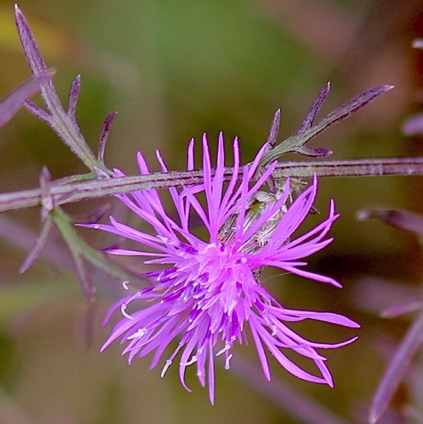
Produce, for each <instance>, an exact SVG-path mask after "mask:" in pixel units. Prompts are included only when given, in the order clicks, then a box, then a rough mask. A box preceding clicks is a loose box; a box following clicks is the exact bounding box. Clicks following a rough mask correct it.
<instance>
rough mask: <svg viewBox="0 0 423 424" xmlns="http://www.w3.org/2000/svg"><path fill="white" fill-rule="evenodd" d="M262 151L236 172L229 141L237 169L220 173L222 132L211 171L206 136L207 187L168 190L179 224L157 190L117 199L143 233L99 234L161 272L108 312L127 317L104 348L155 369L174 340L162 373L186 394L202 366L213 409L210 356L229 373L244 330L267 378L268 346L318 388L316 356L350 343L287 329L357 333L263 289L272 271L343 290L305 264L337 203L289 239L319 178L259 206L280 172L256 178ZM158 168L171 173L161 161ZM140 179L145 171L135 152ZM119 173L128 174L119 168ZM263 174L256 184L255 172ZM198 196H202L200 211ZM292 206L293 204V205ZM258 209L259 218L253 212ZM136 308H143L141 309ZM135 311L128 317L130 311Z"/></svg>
mask: <svg viewBox="0 0 423 424" xmlns="http://www.w3.org/2000/svg"><path fill="white" fill-rule="evenodd" d="M193 148H194V144H193V142H191V144H190V146H189V149H188V165H187V168H188V170H193V169H194V154H193ZM263 151H264V149H262V150H261V151H260V152H259V154H258V155H257V156H256V158H255V159H254V161H253V162H252V163H251V164H249V165H246V166H243V167H241V166H240V158H239V147H238V141H237V140H236V139H235V141H234V143H233V158H234V164H233V172H232V174H230V173H228V172H227V169H225V167H224V143H223V136H222V135H220V137H219V143H218V152H217V162H216V166H215V169H212V164H211V160H210V154H209V147H208V142H207V138H206V137H205V136H204V138H203V172H204V182H203V183H202V184H201V185H196V186H190V187H184V188H181V189H176V188H170V189H169V192H170V195H171V198H172V201H173V204H174V207H175V209H176V215H177V218H174V217H171V216H170V215H168V214H167V212H166V211H165V209H164V207H163V204H162V201H161V199H160V196H159V193H158V192H157V190H156V189H151V190H145V191H140V192H134V193H132V194H131V195H128V196H127V195H119V196H118V197H119V198H120V200H121V201H122V202H123V203H124V204H125V205H126V206H127V207H129V208H130V209H131V210H132V211H133V212H135V213H136V214H137V215H138V216H139V217H140V218H141V219H142V220H143V221H145V222H146V223H148V224H149V225H150V226H151V227H152V230H153V232H152V233H147V232H143V231H140V230H137V229H134V228H132V227H130V226H128V225H125V224H123V223H121V222H118V221H116V220H115V219H113V218H110V222H111V224H110V225H93V227H95V228H97V229H100V230H104V231H107V232H110V233H114V234H117V235H119V236H120V237H124V238H126V239H129V240H133V241H135V242H137V243H139V250H128V249H123V248H114V249H109V250H108V251H109V253H113V254H115V255H131V256H141V257H143V258H145V261H144V263H145V264H148V265H149V266H152V267H154V268H155V269H154V270H153V271H151V272H149V273H147V274H145V275H144V276H145V278H147V279H148V280H149V281H150V282H151V286H149V287H147V288H144V289H141V290H139V291H137V292H136V293H135V294H133V295H131V296H128V297H126V298H125V299H122V300H120V301H119V302H118V303H117V304H116V305H114V307H113V308H112V310H111V311H110V313H109V315H108V318H109V317H110V316H111V315H112V313H113V312H115V311H116V310H120V311H121V314H122V318H121V320H120V321H119V322H118V324H117V325H116V326H115V328H114V329H113V331H112V334H111V336H110V337H109V339H108V340H107V341H106V343H105V344H104V346H103V349H104V348H106V347H107V346H109V345H110V344H111V343H112V342H113V341H115V340H116V339H120V338H121V339H122V343H126V344H127V345H126V347H125V349H124V351H123V354H128V357H129V362H131V361H132V359H133V358H134V357H136V356H139V357H143V356H145V355H147V354H149V353H150V352H153V351H154V352H155V354H154V357H153V360H152V364H151V367H155V366H156V365H157V364H158V362H159V361H160V359H161V358H162V356H163V354H164V352H165V350H166V348H168V347H169V345H170V344H171V342H172V341H174V340H175V339H178V340H179V343H178V345H177V347H176V348H175V349H174V351H173V353H171V355H170V356H169V357H168V359H167V360H166V363H165V366H164V368H163V372H162V375H164V373H165V372H166V370H167V368H168V367H169V366H170V365H171V364H172V362H173V361H174V360H175V358H176V357H177V356H178V355H180V359H179V376H180V380H181V382H182V384H183V385H184V387H185V388H186V389H187V390H189V389H188V387H187V385H186V383H185V371H186V369H187V367H188V366H190V365H193V364H196V367H197V375H198V378H199V380H200V383H201V384H202V385H203V386H205V384H206V381H207V382H208V386H209V394H210V400H211V402H212V403H213V402H214V357H215V356H219V355H224V358H225V368H226V369H228V368H229V367H230V360H231V357H232V348H233V346H234V344H235V343H236V342H239V343H242V342H243V341H245V340H246V337H247V334H246V331H247V328H249V333H251V337H252V339H253V340H254V342H255V345H256V349H257V353H258V356H259V359H260V362H261V365H262V368H263V371H264V374H265V376H266V377H267V379H270V370H269V365H268V361H267V357H266V353H265V348H267V350H268V351H269V352H270V353H271V354H272V355H273V356H274V357H275V359H276V360H277V361H278V362H279V363H280V364H281V365H282V366H283V367H284V368H285V369H286V370H288V371H289V372H290V373H292V374H294V375H295V376H297V377H299V378H302V379H304V380H308V381H311V382H316V383H326V384H328V385H330V386H332V377H331V375H330V372H329V370H328V368H327V366H326V364H325V360H326V358H325V357H324V356H321V354H320V353H318V351H317V349H327V348H336V347H340V346H343V345H345V344H348V343H350V342H352V341H353V340H355V339H351V340H348V341H346V342H343V343H338V344H325V343H316V342H313V341H309V340H307V339H305V338H303V337H301V336H300V335H298V334H296V333H295V332H294V331H293V330H291V329H290V328H289V326H288V325H287V324H289V323H290V322H294V321H303V320H307V319H311V320H319V321H326V322H329V323H334V324H338V325H343V326H347V327H358V325H357V324H356V323H354V322H353V321H351V320H349V319H348V318H346V317H343V316H340V315H337V314H333V313H325V312H313V311H302V310H292V309H286V308H284V307H283V306H282V305H281V304H280V303H279V302H278V301H276V299H274V298H273V297H272V296H271V295H270V294H269V293H268V292H267V291H266V290H265V288H264V287H263V286H262V284H261V282H260V279H259V271H260V269H262V268H263V267H266V266H270V267H276V268H279V269H281V270H284V271H286V272H290V273H294V274H297V275H300V276H302V277H306V278H310V279H313V280H316V281H320V282H324V283H330V284H333V285H335V286H339V283H337V282H336V281H335V280H333V279H331V278H329V277H326V276H322V275H319V274H315V273H312V272H310V271H306V270H304V269H303V266H304V265H306V262H304V260H303V258H305V257H307V256H309V255H311V254H313V253H314V252H316V251H318V250H320V249H322V248H324V247H325V246H326V245H327V244H328V243H330V242H331V239H326V238H325V236H326V234H327V232H328V231H329V229H330V227H331V225H332V223H333V222H334V221H335V219H336V218H337V217H338V215H337V214H336V213H335V210H334V204H333V202H331V204H330V208H329V214H328V217H327V218H326V219H325V220H324V221H323V222H322V223H320V224H319V225H317V226H316V227H315V228H313V229H312V230H311V231H309V232H308V233H306V234H304V235H302V236H300V237H298V238H294V239H292V236H293V234H294V232H296V230H297V229H298V227H299V226H300V224H301V223H302V222H303V220H304V219H305V217H306V216H307V214H308V213H309V211H310V209H311V208H312V205H313V202H314V199H315V197H316V191H317V179H316V178H314V181H313V183H312V184H311V185H310V187H309V188H307V189H306V190H305V191H303V192H302V193H301V194H300V195H299V196H298V197H296V198H295V199H294V200H292V199H291V194H292V190H291V188H290V182H289V181H287V182H286V183H285V185H284V187H283V189H282V190H281V192H280V193H278V194H277V195H275V196H273V198H272V199H273V200H272V201H266V202H260V201H259V200H260V199H261V198H262V197H263V196H265V195H264V194H263V191H261V189H262V187H263V185H264V184H265V182H266V180H267V179H268V178H269V177H270V176H271V173H272V172H273V170H274V167H275V165H271V166H269V167H268V168H267V169H266V170H265V171H262V172H261V174H260V173H258V172H257V170H258V167H259V162H260V159H261V157H262V155H263ZM158 159H159V162H160V164H161V167H162V170H163V171H164V172H167V167H166V165H165V163H164V162H163V160H162V158H161V157H160V155H158ZM138 164H139V168H140V172H141V174H143V175H145V174H149V169H148V167H147V165H146V162H145V160H144V158H143V157H142V155H141V154H138ZM116 172H117V173H118V175H123V174H122V173H121V172H120V171H116ZM258 174H259V175H260V176H259V177H257V175H258ZM200 198H203V199H205V202H204V203H205V206H203V204H202V202H201V200H200ZM288 204H289V206H287V205H288ZM253 212H254V213H253ZM195 215H196V217H197V218H198V219H199V220H200V221H201V222H202V224H203V225H204V227H205V229H206V236H205V237H202V238H200V237H199V235H196V234H194V232H193V230H192V228H191V226H190V221H191V219H192V217H193V216H195ZM137 305H139V306H137ZM129 307H130V310H129ZM287 351H294V352H296V353H297V354H299V355H302V356H303V357H306V358H308V359H310V360H311V361H313V362H314V364H315V365H316V366H317V370H318V374H317V375H314V374H311V373H309V372H308V371H305V370H304V369H302V368H300V367H299V366H297V365H296V364H295V363H294V362H293V361H292V360H291V359H289V358H288V357H287V356H286V354H285V353H286V352H287Z"/></svg>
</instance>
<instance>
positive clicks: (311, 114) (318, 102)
mask: <svg viewBox="0 0 423 424" xmlns="http://www.w3.org/2000/svg"><path fill="white" fill-rule="evenodd" d="M329 91H330V82H328V83H327V84H326V85H325V86H324V87H323V88H322V90H320V92H319V94H318V95H317V97H316V99H315V100H314V102H313V104H312V105H311V107H310V110H309V111H308V113H307V116H306V117H305V119H304V121H303V123H302V124H301V126H300V128H298V130H297V131H296V132H295V133H294V134H293V135H294V136H299V135H301V134H303V133H304V132H305V131H306V130H308V129H309V128H311V126H312V125H313V123H314V120H315V119H316V116H317V114H318V113H319V110H320V108H321V107H322V105H323V103H324V102H325V100H326V98H327V97H328V94H329Z"/></svg>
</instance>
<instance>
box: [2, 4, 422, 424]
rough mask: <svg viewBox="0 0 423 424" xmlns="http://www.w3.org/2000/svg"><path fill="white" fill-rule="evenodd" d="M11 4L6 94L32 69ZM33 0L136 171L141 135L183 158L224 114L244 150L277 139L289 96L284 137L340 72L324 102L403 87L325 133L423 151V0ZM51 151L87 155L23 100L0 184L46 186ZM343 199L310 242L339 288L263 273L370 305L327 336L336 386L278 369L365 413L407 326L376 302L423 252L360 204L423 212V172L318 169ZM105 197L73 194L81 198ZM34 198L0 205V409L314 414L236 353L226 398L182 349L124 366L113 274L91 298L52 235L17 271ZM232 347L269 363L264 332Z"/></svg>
mask: <svg viewBox="0 0 423 424" xmlns="http://www.w3.org/2000/svg"><path fill="white" fill-rule="evenodd" d="M13 4H14V2H13V1H5V0H1V1H0V75H1V78H0V95H6V94H7V93H8V92H9V91H10V90H11V89H12V88H14V87H15V86H17V85H18V84H19V83H21V82H22V81H23V80H25V79H26V78H28V76H29V70H28V67H27V65H26V62H25V60H24V56H23V53H22V50H21V47H20V45H19V43H18V37H17V34H16V30H15V27H14V16H13V11H14V9H13ZM19 6H20V7H21V9H22V11H23V12H24V14H25V16H26V18H27V19H28V21H29V23H30V25H31V27H32V29H33V31H34V34H35V36H36V38H37V40H38V42H39V45H40V48H41V50H42V52H43V54H44V56H45V59H46V61H47V64H48V66H51V67H54V68H56V69H57V74H56V76H55V78H54V83H55V85H56V87H57V90H58V92H59V94H60V95H61V97H62V99H63V100H64V102H65V104H66V98H67V93H68V89H69V86H70V83H71V81H72V79H73V78H74V77H75V76H76V75H77V74H81V75H82V90H81V95H80V101H79V107H78V113H77V116H78V119H79V123H80V127H81V129H82V131H83V133H84V134H85V136H86V138H87V139H88V140H89V142H90V144H91V146H92V148H93V149H94V150H95V149H96V147H97V142H98V137H99V133H100V131H101V124H102V121H103V119H104V117H105V116H106V115H107V113H109V112H111V111H118V112H119V114H118V117H117V119H116V121H115V123H114V125H113V128H112V131H111V134H110V137H109V142H108V146H107V151H106V163H107V165H108V166H109V167H119V168H121V169H123V170H124V171H125V172H126V173H128V174H130V173H134V172H136V161H135V154H136V152H137V151H138V150H141V151H142V152H143V154H144V155H145V156H146V157H147V158H148V159H149V161H150V163H151V164H152V165H151V167H152V169H157V167H156V165H155V163H156V162H155V157H154V152H155V150H156V149H160V151H161V152H162V154H163V156H164V157H165V158H166V160H167V163H168V165H169V167H170V168H171V169H182V168H183V167H184V165H185V148H186V145H187V142H188V141H189V139H190V138H191V137H195V138H196V139H197V140H200V138H201V136H202V134H203V133H204V132H206V133H207V134H208V135H209V140H210V141H211V144H212V145H213V142H214V140H215V139H216V138H217V135H218V133H219V132H220V131H223V132H224V134H225V137H226V142H227V145H228V146H229V145H230V144H231V140H232V138H233V137H234V136H239V137H240V140H241V149H242V154H243V158H244V162H247V161H249V160H250V159H251V158H252V157H253V155H254V154H255V152H256V151H257V150H258V148H259V147H260V146H261V144H262V143H263V141H264V140H265V138H266V136H267V133H268V130H269V126H270V123H271V120H272V116H273V113H274V112H275V110H276V109H277V108H279V107H280V108H282V126H281V131H280V138H281V139H282V138H283V137H286V136H288V135H289V134H291V133H292V132H293V131H295V129H296V128H297V127H298V126H299V125H300V123H301V122H302V119H303V117H304V116H305V114H306V112H307V110H308V107H309V105H310V104H311V102H312V100H313V99H314V96H315V95H316V94H317V93H318V91H319V90H320V89H321V88H322V87H323V85H324V84H325V83H326V82H327V81H331V83H332V91H331V93H330V96H329V99H328V100H327V103H326V104H325V106H324V108H323V109H324V110H323V113H325V112H326V113H327V112H329V111H331V110H332V109H333V108H335V107H337V106H339V105H340V104H341V103H343V102H344V101H346V100H348V99H349V98H351V97H353V96H355V95H357V94H358V93H360V92H361V91H364V90H366V89H368V88H370V87H371V86H374V85H379V84H393V85H395V86H396V88H395V90H393V91H391V92H390V93H388V94H386V95H384V96H383V97H382V98H380V99H379V100H377V101H376V102H375V103H373V104H372V105H370V106H368V107H366V108H365V109H364V110H362V111H360V112H359V113H358V114H357V115H356V116H354V117H352V118H350V119H349V120H348V121H346V122H344V123H342V124H340V125H338V126H336V127H335V128H333V129H331V130H330V131H329V132H328V133H326V134H325V135H323V136H320V137H319V138H318V139H317V140H313V142H312V143H313V146H315V147H325V148H329V149H331V150H333V151H334V154H333V158H336V159H348V158H359V157H384V156H394V155H399V156H405V155H409V156H411V155H418V154H421V153H422V144H421V140H417V139H405V138H403V137H402V136H401V133H400V130H399V128H400V125H401V122H402V121H403V120H404V118H405V117H407V116H408V115H409V114H410V113H412V112H413V111H415V110H416V108H417V107H418V102H417V98H416V93H417V91H418V89H419V85H420V89H421V84H422V79H421V76H420V75H421V71H422V69H421V67H422V59H421V57H419V56H418V52H417V51H414V50H412V49H411V41H412V40H413V39H414V38H415V37H416V36H423V30H422V27H423V13H422V9H423V8H422V2H421V1H419V0H407V1H396V0H362V1H350V0H285V1H284V0H280V1H277V0H245V1H240V0H216V1H204V0H166V1H165V0H156V1H154V0H123V1H119V2H118V1H112V0H105V1H99V0H92V1H82V0H76V1H71V2H57V1H54V0H37V1H34V0H32V1H30V0H26V1H25V0H22V1H21V2H20V3H19ZM288 159H290V160H293V159H297V160H298V159H300V160H303V159H304V160H307V159H305V158H300V157H296V158H295V157H289V158H288ZM43 165H46V166H47V167H48V168H49V170H50V172H51V174H52V177H53V178H60V177H63V176H65V175H70V174H72V173H80V172H85V171H86V170H85V169H84V168H83V165H82V164H80V163H79V162H78V161H77V159H76V158H74V157H73V156H72V154H71V153H70V152H69V151H68V149H67V148H66V147H65V146H64V145H63V144H61V142H60V141H59V140H58V139H57V138H56V136H55V135H54V134H53V133H52V132H51V131H50V129H49V128H47V127H46V126H45V125H44V124H43V123H41V122H39V121H37V120H36V119H34V118H33V117H32V116H30V115H29V113H28V112H26V111H21V112H19V113H18V115H17V116H16V117H15V118H14V119H13V120H12V121H11V122H9V123H8V124H7V125H6V126H5V127H4V128H2V129H1V131H0V190H1V191H2V192H4V191H12V190H18V189H26V188H33V187H36V186H37V185H38V175H39V172H40V169H41V167H42V166H43ZM330 198H334V199H336V204H337V209H338V211H339V212H340V213H341V218H340V219H339V221H338V222H337V223H336V225H335V227H334V228H333V230H332V232H331V235H332V236H334V237H335V242H334V243H332V244H331V245H330V246H329V248H327V249H326V250H325V251H324V252H321V253H320V254H318V255H315V256H314V257H313V258H311V260H310V268H311V269H313V270H314V271H318V272H322V273H327V274H329V275H331V276H334V277H336V278H338V279H339V281H341V282H342V283H343V285H344V289H342V290H338V289H335V288H332V287H325V286H323V285H319V284H318V283H314V282H308V281H303V280H300V279H295V278H290V277H288V276H284V277H283V278H280V279H276V278H272V279H271V280H270V281H269V284H268V287H269V290H271V291H272V292H273V293H274V294H275V296H276V297H277V298H278V299H280V301H281V303H282V304H283V305H285V306H287V307H292V308H297V309H302V308H310V309H316V310H329V311H333V312H338V313H342V314H345V315H348V316H349V317H351V318H352V319H355V320H357V321H359V322H360V323H361V324H362V327H363V328H362V329H361V330H359V332H358V333H359V336H360V339H359V341H358V342H356V343H354V344H353V345H352V346H349V347H346V348H343V349H341V350H337V351H334V352H329V354H328V355H329V358H330V362H329V366H330V368H331V370H332V371H333V376H334V380H335V389H333V390H332V389H329V388H327V387H323V386H317V385H312V384H311V383H306V382H302V381H298V380H296V379H295V378H293V377H291V376H290V375H288V374H287V372H285V371H284V370H283V369H281V368H279V367H277V366H274V367H273V375H274V378H275V379H276V380H282V381H283V383H284V384H287V385H288V386H289V387H292V388H294V389H295V390H297V391H298V392H299V393H301V395H302V396H304V397H305V399H306V400H307V401H311V400H312V401H314V402H321V403H322V405H323V406H324V407H325V408H327V409H328V410H330V411H333V412H334V413H336V414H338V416H339V417H343V419H344V420H346V421H347V422H358V423H359V422H364V418H363V417H364V416H365V415H364V414H365V413H366V410H367V408H368V404H369V401H370V399H371V396H372V393H373V392H374V390H375V387H376V384H377V381H378V378H380V375H381V372H382V370H383V363H384V360H386V358H388V357H389V355H390V352H391V351H392V346H394V345H395V343H396V340H397V339H398V338H399V337H400V336H401V335H402V334H403V332H404V329H405V328H406V325H407V321H406V320H396V321H386V320H382V319H380V318H377V316H376V312H378V310H379V309H380V308H381V307H382V306H384V305H385V304H389V302H390V301H391V300H394V299H396V298H398V297H400V296H403V295H404V296H406V295H407V294H408V293H414V292H413V291H412V290H414V289H415V288H417V287H418V286H419V283H420V279H421V265H422V264H421V259H420V254H419V250H418V244H417V242H416V240H415V239H414V238H413V237H412V236H410V235H408V234H405V233H402V232H400V231H399V230H395V229H391V228H388V227H386V226H384V225H383V224H381V223H379V222H376V221H375V222H373V221H369V222H364V223H363V222H357V221H356V220H355V218H354V216H355V213H356V212H357V211H358V210H359V209H361V208H367V207H373V206H383V207H388V208H405V209H409V210H413V211H415V212H423V206H422V180H421V178H417V177H401V178H400V177H386V178H361V179H322V180H321V182H320V190H319V199H318V203H317V205H316V207H317V208H318V209H319V210H320V211H321V212H322V216H325V213H326V210H327V204H328V201H329V199H330ZM110 202H112V201H111V200H110ZM96 205H98V202H96V203H93V204H84V205H73V206H72V207H69V208H68V210H69V211H70V212H72V213H84V212H87V211H89V210H91V209H92V208H93V207H94V206H96ZM38 214H39V211H37V210H28V211H20V212H15V213H10V214H7V215H2V216H0V218H1V220H0V236H1V237H2V239H1V242H0V248H1V255H0V267H1V268H0V269H1V273H0V423H1V424H3V423H13V424H27V423H28V424H29V423H33V424H50V423H51V424H53V423H63V424H80V423H81V424H85V423H87V424H88V423H89V424H97V423H98V424H100V423H106V424H108V423H118V424H120V423H122V424H126V423H129V424H130V423H169V424H179V423H215V422H224V423H246V424H248V423H271V424H276V423H288V424H289V423H297V422H301V421H299V419H298V418H296V417H293V416H292V415H291V414H290V413H288V412H287V411H286V410H285V409H284V408H283V406H282V405H281V404H280V402H279V403H278V402H277V401H275V400H272V398H271V396H269V395H266V394H264V393H260V390H259V384H261V381H260V382H258V381H255V380H254V381H253V380H251V379H250V381H248V378H247V379H246V380H247V381H246V380H245V379H241V378H240V375H239V374H240V373H241V374H243V373H242V372H240V371H239V369H238V371H237V367H236V366H235V365H234V368H235V369H234V370H232V371H229V372H227V371H223V370H222V369H218V370H217V378H216V380H217V390H216V392H217V396H216V405H215V406H214V407H212V406H210V404H209V401H208V394H207V390H204V389H201V387H199V384H198V382H197V381H196V379H195V376H194V374H192V375H190V376H189V381H190V382H191V386H192V388H193V393H187V392H185V390H184V389H183V388H182V387H181V386H180V384H179V381H178V376H177V367H174V368H173V369H172V368H171V369H170V371H169V372H168V375H167V376H166V378H165V379H163V380H162V379H160V370H159V369H156V370H153V371H148V365H149V363H148V360H139V361H134V363H133V364H132V365H131V366H130V367H129V366H128V365H127V363H126V358H121V357H120V349H119V346H114V347H112V348H111V349H109V350H108V351H107V352H105V353H101V354H100V353H99V347H100V346H101V344H102V342H103V341H104V340H105V338H106V337H107V334H108V331H109V330H110V327H109V328H105V329H103V328H102V327H101V321H102V318H103V316H104V314H105V312H106V310H107V308H108V307H109V306H110V304H111V303H112V301H113V300H114V298H115V295H114V290H113V284H116V282H115V283H112V282H110V281H108V282H107V281H105V280H106V277H105V276H104V275H102V274H98V273H96V272H95V271H93V275H94V279H95V283H96V286H97V289H98V292H99V294H98V300H97V302H96V304H95V305H89V304H88V301H87V300H86V299H85V298H84V297H83V294H82V292H81V290H80V289H79V286H78V283H77V281H76V279H75V277H74V274H73V269H72V265H71V261H70V259H69V257H68V255H67V252H66V249H65V248H64V247H63V245H62V242H61V240H60V238H59V237H57V238H56V239H55V238H54V235H53V237H51V243H50V245H49V250H48V251H47V253H46V255H45V257H44V258H43V260H41V261H39V262H38V263H37V264H36V265H35V266H34V267H33V268H32V269H31V270H30V271H28V272H27V273H26V274H24V275H20V274H19V273H18V269H19V265H20V263H21V262H22V260H23V259H24V257H25V254H26V252H27V251H28V249H29V248H30V246H31V241H33V240H34V237H35V235H36V232H37V230H38V228H39V223H38V220H39V216H38ZM318 219H320V218H318V217H317V218H314V221H313V219H312V220H311V221H312V222H311V223H312V224H313V222H314V223H316V222H317V220H318ZM304 331H305V332H306V333H307V334H309V336H310V338H313V339H315V340H316V341H320V340H322V341H323V340H325V341H326V340H327V341H336V340H337V341H339V340H343V339H346V338H349V337H352V336H353V335H354V334H356V333H353V332H351V331H347V330H341V329H337V328H333V327H331V326H329V325H326V326H325V325H323V324H322V325H320V326H312V327H307V326H305V327H304ZM237 353H239V354H240V355H245V356H246V357H251V358H252V359H251V361H252V363H253V364H254V366H256V367H258V366H259V364H258V360H257V359H256V357H255V352H254V347H253V346H250V347H249V348H247V349H246V348H245V347H241V348H239V349H238V350H235V358H234V359H233V361H234V364H235V363H236V355H237ZM241 376H242V375H241ZM243 376H244V377H245V374H244V375H243ZM262 378H263V380H264V377H262ZM266 384H268V385H269V386H268V387H274V386H272V385H271V384H270V383H266ZM274 390H276V389H274ZM411 397H412V395H411V394H410V393H409V392H408V391H407V388H406V387H405V388H402V389H401V391H400V393H399V394H398V395H397V398H396V399H395V403H396V404H397V405H398V406H399V407H401V406H402V405H406V404H407V403H408V402H409V401H410V398H411ZM316 422H317V421H316ZM392 422H397V421H392ZM398 422H401V421H398Z"/></svg>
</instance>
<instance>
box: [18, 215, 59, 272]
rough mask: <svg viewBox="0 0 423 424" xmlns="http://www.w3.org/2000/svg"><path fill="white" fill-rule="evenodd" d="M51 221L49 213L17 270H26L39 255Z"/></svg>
mask: <svg viewBox="0 0 423 424" xmlns="http://www.w3.org/2000/svg"><path fill="white" fill-rule="evenodd" d="M52 223H53V219H52V217H51V215H49V216H48V217H47V219H46V220H45V221H44V223H43V226H42V227H41V232H40V235H39V236H38V238H37V240H36V241H35V244H34V246H33V248H32V249H31V250H30V252H29V253H28V255H27V257H26V258H25V260H24V261H23V263H22V265H21V267H20V268H19V272H21V273H24V272H26V271H27V270H28V269H29V268H31V266H32V265H33V264H34V263H35V261H36V260H37V259H38V258H39V257H40V255H41V253H42V252H43V250H44V247H45V245H46V243H47V238H48V235H49V232H50V229H51V224H52Z"/></svg>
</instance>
